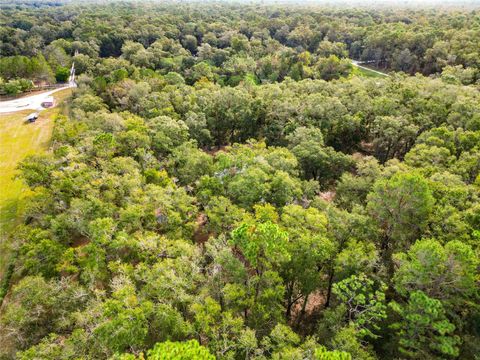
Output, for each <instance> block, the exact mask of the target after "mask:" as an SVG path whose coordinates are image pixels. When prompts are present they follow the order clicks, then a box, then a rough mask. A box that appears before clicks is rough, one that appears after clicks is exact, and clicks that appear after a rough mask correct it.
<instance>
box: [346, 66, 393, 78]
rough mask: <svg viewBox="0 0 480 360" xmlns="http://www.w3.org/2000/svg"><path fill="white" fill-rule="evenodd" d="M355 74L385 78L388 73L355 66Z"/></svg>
mask: <svg viewBox="0 0 480 360" xmlns="http://www.w3.org/2000/svg"><path fill="white" fill-rule="evenodd" d="M353 75H357V76H363V77H371V78H384V77H385V76H387V75H382V74H379V73H378V72H375V71H373V70H370V69H365V68H360V67H358V66H354V67H353Z"/></svg>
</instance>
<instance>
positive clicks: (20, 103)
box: [0, 64, 77, 114]
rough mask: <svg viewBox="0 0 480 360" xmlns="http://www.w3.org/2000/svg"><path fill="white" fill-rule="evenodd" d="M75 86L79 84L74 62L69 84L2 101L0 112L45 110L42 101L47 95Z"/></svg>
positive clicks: (0, 102)
mask: <svg viewBox="0 0 480 360" xmlns="http://www.w3.org/2000/svg"><path fill="white" fill-rule="evenodd" d="M75 86H77V84H76V83H75V66H74V64H72V68H71V69H70V77H69V79H68V85H65V86H63V87H61V88H58V89H54V90H49V91H46V92H42V93H40V94H35V95H30V96H25V97H21V98H18V99H14V100H7V101H0V114H2V113H11V112H15V111H21V110H26V109H30V110H37V111H40V110H44V108H43V107H42V102H44V101H45V99H46V98H47V97H49V96H50V95H52V94H54V93H56V92H57V91H61V90H64V89H68V88H71V87H75Z"/></svg>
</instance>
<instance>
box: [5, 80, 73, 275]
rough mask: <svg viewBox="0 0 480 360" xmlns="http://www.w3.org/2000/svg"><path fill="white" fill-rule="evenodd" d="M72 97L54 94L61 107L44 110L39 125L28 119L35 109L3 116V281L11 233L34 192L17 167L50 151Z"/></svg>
mask: <svg viewBox="0 0 480 360" xmlns="http://www.w3.org/2000/svg"><path fill="white" fill-rule="evenodd" d="M70 94H71V89H63V90H61V91H58V92H56V93H55V94H54V98H55V100H56V102H57V104H58V105H57V106H56V107H53V108H50V109H47V110H44V111H41V112H40V113H39V117H38V119H37V121H36V122H35V123H27V122H26V121H25V117H26V116H27V115H28V114H29V113H31V110H22V111H17V112H15V113H9V114H1V115H0V189H1V191H0V279H1V278H2V277H3V274H4V271H5V269H6V267H7V265H8V263H9V255H10V253H11V244H10V242H9V241H8V238H9V233H10V232H11V230H12V229H13V227H14V226H15V225H16V224H17V223H18V220H19V218H20V216H21V212H22V209H23V205H24V201H25V199H26V198H27V197H28V196H29V194H30V192H29V190H28V189H27V187H26V186H25V184H24V183H23V182H22V181H21V180H20V179H15V175H16V174H17V171H16V168H17V165H18V163H19V162H20V161H22V160H23V159H24V158H25V157H26V156H27V155H31V154H35V153H42V152H44V151H47V149H48V147H49V144H50V138H51V135H52V130H53V125H54V118H55V116H56V115H57V114H59V113H61V112H62V111H64V108H63V107H62V106H59V105H60V104H61V103H62V101H63V100H65V99H66V98H67V97H68V96H69V95H70Z"/></svg>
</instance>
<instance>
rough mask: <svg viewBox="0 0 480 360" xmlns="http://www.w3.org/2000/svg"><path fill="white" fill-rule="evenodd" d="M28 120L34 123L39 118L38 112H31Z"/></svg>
mask: <svg viewBox="0 0 480 360" xmlns="http://www.w3.org/2000/svg"><path fill="white" fill-rule="evenodd" d="M26 119H27V122H29V123H34V122H35V121H36V120H37V119H38V113H31V114H30V115H28V116H27V118H26Z"/></svg>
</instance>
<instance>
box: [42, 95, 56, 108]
mask: <svg viewBox="0 0 480 360" xmlns="http://www.w3.org/2000/svg"><path fill="white" fill-rule="evenodd" d="M54 105H55V99H54V98H53V96H47V97H46V98H45V100H43V101H42V106H43V107H44V108H50V107H52V106H54Z"/></svg>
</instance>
